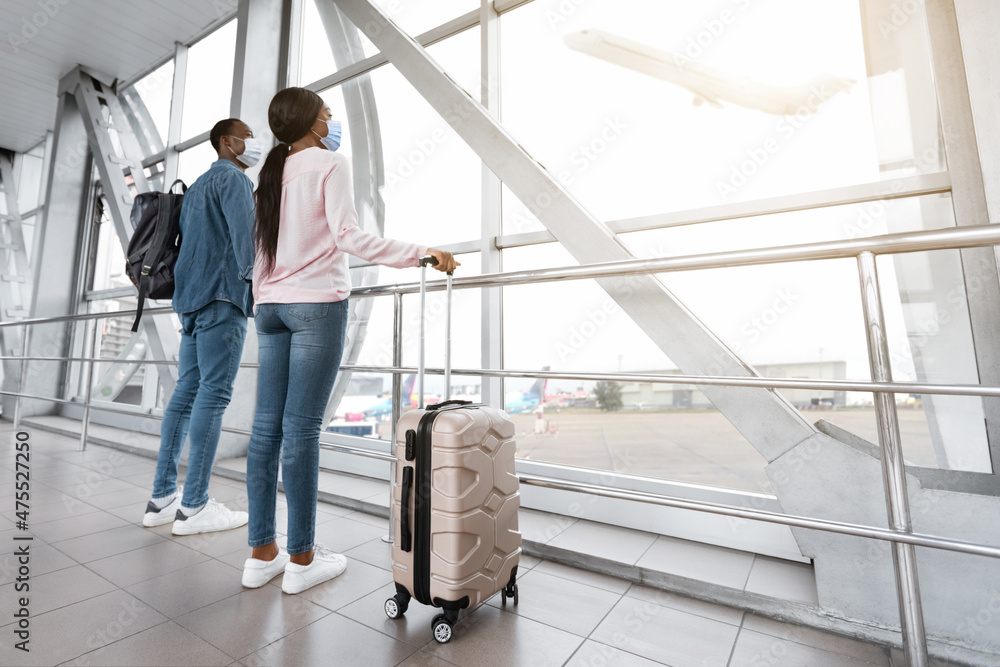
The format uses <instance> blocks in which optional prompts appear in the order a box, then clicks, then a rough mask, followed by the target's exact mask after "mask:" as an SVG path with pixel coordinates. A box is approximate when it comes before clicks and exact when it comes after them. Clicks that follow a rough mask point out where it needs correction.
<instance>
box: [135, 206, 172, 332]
mask: <svg viewBox="0 0 1000 667" xmlns="http://www.w3.org/2000/svg"><path fill="white" fill-rule="evenodd" d="M168 201H169V199H168V198H167V195H166V194H164V193H162V192H161V193H159V194H158V195H157V197H156V203H157V211H156V230H155V231H154V232H153V240H152V241H150V242H149V249H148V250H147V251H146V256H145V257H143V258H142V273H141V274H140V276H139V303H138V306H137V307H136V310H135V321H134V322H132V331H138V330H139V319H140V318H141V317H142V309H143V307H144V306H145V302H146V290H147V289H148V288H149V276H150V274H152V273H156V271H158V270H159V269H160V255H162V254H163V245H164V242H165V241H166V240H167V232H168V229H167V228H168V227H169V226H170V212H169V211H168V208H169V207H168V206H167V202H168ZM153 267H156V271H154V270H153Z"/></svg>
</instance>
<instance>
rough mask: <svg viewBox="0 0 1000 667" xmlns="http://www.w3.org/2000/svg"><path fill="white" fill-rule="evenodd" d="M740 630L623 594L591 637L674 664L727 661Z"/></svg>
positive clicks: (657, 660)
mask: <svg viewBox="0 0 1000 667" xmlns="http://www.w3.org/2000/svg"><path fill="white" fill-rule="evenodd" d="M738 631H739V629H738V628H737V627H736V626H733V625H729V624H727V623H720V622H719V621H713V620H711V619H707V618H704V617H702V616H695V615H693V614H687V613H684V612H682V611H678V610H676V609H670V608H669V607H664V606H661V605H657V604H653V603H651V602H646V601H643V600H637V599H636V598H631V597H628V596H626V597H623V598H622V600H621V602H619V603H618V604H617V605H615V608H614V609H613V610H612V611H611V613H610V614H608V616H607V618H605V619H604V621H603V622H602V623H601V625H600V626H598V628H597V630H595V631H594V633H593V634H592V635H591V636H590V639H593V640H595V641H598V642H601V643H602V644H607V645H608V646H612V647H614V648H617V649H620V650H622V651H626V652H628V653H634V654H636V655H639V656H641V657H643V658H647V659H649V660H653V661H655V662H662V663H664V664H667V665H671V666H672V667H686V666H689V665H690V666H697V667H701V666H702V665H706V666H707V665H713V666H714V665H722V666H723V667H724V666H725V664H726V660H727V659H728V658H729V654H730V651H731V649H732V646H733V643H734V642H735V641H736V635H737V632H738Z"/></svg>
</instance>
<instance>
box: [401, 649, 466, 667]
mask: <svg viewBox="0 0 1000 667" xmlns="http://www.w3.org/2000/svg"><path fill="white" fill-rule="evenodd" d="M453 664H454V663H450V662H448V661H447V660H442V659H441V658H439V657H437V656H436V655H431V654H430V653H425V652H424V651H417V652H416V653H414V654H413V655H411V656H410V657H409V658H407V659H406V660H404V661H403V662H401V663H399V665H397V666H396V667H453Z"/></svg>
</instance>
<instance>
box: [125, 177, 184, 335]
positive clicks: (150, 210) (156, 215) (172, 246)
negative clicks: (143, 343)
mask: <svg viewBox="0 0 1000 667" xmlns="http://www.w3.org/2000/svg"><path fill="white" fill-rule="evenodd" d="M178 183H180V184H181V194H174V193H173V189H174V188H175V187H176V186H177V184H178ZM185 192H187V186H186V185H184V181H182V180H181V179H179V178H178V179H177V180H176V181H174V182H173V184H172V185H171V186H170V191H168V192H166V193H163V192H143V193H142V194H139V195H136V197H135V199H134V200H133V202H132V214H131V216H130V219H131V221H132V229H133V230H135V231H134V232H133V234H132V239H131V240H130V241H129V242H128V251H127V252H128V256H127V257H126V259H125V272H126V273H127V274H128V277H129V278H130V279H131V280H132V283H133V284H134V285H135V286H136V287H137V288H139V304H138V307H137V308H136V313H135V322H133V323H132V331H138V330H139V318H141V317H142V308H143V305H144V304H145V301H146V297H149V298H150V299H169V298H171V297H173V295H174V264H176V263H177V256H178V255H179V254H180V251H181V226H180V221H181V202H182V201H183V199H184V193H185Z"/></svg>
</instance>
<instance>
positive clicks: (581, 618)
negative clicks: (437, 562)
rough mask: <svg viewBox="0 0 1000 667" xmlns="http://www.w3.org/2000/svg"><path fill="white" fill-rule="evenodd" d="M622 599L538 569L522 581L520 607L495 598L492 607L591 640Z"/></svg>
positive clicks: (609, 592)
mask: <svg viewBox="0 0 1000 667" xmlns="http://www.w3.org/2000/svg"><path fill="white" fill-rule="evenodd" d="M620 599H621V593H612V592H611V591H606V590H603V589H600V588H594V587H593V586H587V585H586V584H581V583H578V582H575V581H570V580H569V579H562V578H560V577H554V576H552V575H551V574H545V573H543V572H539V571H537V570H535V571H534V572H529V573H528V574H526V575H524V577H523V578H521V579H519V580H518V604H517V606H514V603H513V601H511V600H507V604H506V605H504V604H503V601H502V598H501V597H500V596H493V597H492V598H490V600H489V604H491V605H493V606H494V607H498V608H502V609H506V610H507V611H508V612H510V613H512V614H518V615H519V616H525V617H527V618H530V619H534V620H536V621H540V622H542V623H545V624H546V625H551V626H552V627H554V628H559V629H560V630H565V631H566V632H572V633H573V634H574V635H579V636H581V637H587V636H588V635H590V633H591V632H593V631H594V629H595V628H596V627H597V626H598V625H599V624H600V622H601V621H602V620H604V617H605V616H607V614H608V612H609V611H611V608H612V607H614V606H615V604H616V603H617V602H618V600H620Z"/></svg>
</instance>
